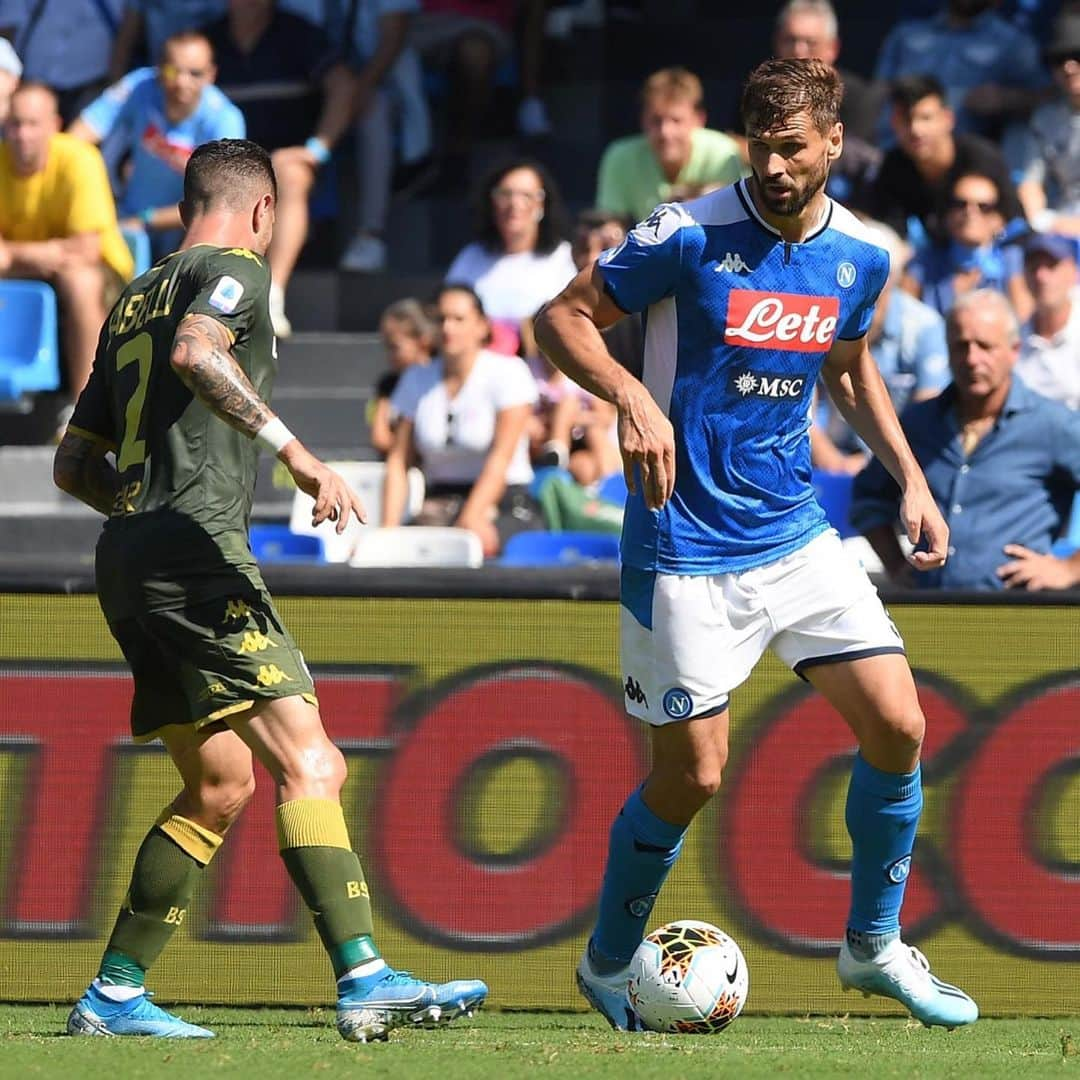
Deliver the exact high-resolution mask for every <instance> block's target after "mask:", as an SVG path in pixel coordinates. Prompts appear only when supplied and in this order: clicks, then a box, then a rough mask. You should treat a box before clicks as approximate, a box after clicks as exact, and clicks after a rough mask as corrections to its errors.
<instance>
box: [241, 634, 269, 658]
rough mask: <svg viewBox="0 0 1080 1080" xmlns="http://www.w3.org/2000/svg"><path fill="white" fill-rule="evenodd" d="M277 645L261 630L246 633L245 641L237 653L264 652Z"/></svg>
mask: <svg viewBox="0 0 1080 1080" xmlns="http://www.w3.org/2000/svg"><path fill="white" fill-rule="evenodd" d="M276 644H277V642H276V641H273V640H272V639H271V638H268V637H267V636H266V635H265V634H264V633H263V632H262V631H261V630H255V631H245V632H244V640H243V641H242V642H241V643H240V648H239V649H237V652H241V653H253V652H262V651H263V650H264V649H269V648H271V647H272V646H274V645H276Z"/></svg>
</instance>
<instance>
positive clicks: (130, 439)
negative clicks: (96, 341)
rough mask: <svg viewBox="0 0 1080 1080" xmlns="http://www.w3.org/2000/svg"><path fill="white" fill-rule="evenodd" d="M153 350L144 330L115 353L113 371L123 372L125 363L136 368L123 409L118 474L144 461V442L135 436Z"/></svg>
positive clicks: (148, 381)
mask: <svg viewBox="0 0 1080 1080" xmlns="http://www.w3.org/2000/svg"><path fill="white" fill-rule="evenodd" d="M153 348H154V345H153V339H152V338H151V337H150V335H149V334H148V333H146V332H145V331H144V332H143V333H141V334H136V335H135V337H133V338H132V339H131V340H130V341H129V342H128V343H127V344H126V345H124V346H123V347H122V348H120V349H118V350H117V352H116V370H117V372H121V371H123V370H124V368H126V367H127V366H128V364H133V363H135V364H138V365H139V372H138V381H137V382H136V384H135V389H134V391H133V392H132V394H131V397H129V398H128V403H127V408H126V409H125V410H124V438H123V441H122V442H121V443H120V453H119V454H118V455H117V458H116V470H117V472H119V473H123V472H126V471H127V469H129V468H130V467H131V466H132V465H141V464H142V463H143V462H144V461H145V460H146V440H145V439H140V438H139V437H138V434H139V425H140V424H141V422H142V411H143V406H144V405H145V404H146V388H147V386H148V385H149V384H150V363H151V360H152V359H153Z"/></svg>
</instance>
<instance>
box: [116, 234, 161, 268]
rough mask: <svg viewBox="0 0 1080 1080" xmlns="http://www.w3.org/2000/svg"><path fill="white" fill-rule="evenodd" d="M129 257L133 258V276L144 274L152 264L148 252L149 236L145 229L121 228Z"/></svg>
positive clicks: (151, 257) (151, 258)
mask: <svg viewBox="0 0 1080 1080" xmlns="http://www.w3.org/2000/svg"><path fill="white" fill-rule="evenodd" d="M120 232H121V233H122V234H123V237H124V240H125V241H126V242H127V246H128V250H129V251H130V252H131V257H132V258H133V259H134V260H135V276H136V277H138V276H139V275H140V274H145V273H146V271H147V270H149V269H150V267H151V265H152V264H153V261H154V260H153V256H152V255H151V254H150V236H149V234H148V233H147V231H146V230H145V229H121V230H120Z"/></svg>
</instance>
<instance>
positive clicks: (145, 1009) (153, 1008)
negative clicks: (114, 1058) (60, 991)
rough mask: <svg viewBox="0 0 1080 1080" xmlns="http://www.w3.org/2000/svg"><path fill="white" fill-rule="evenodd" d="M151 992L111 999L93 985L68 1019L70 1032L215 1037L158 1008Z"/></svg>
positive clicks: (189, 1037)
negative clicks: (122, 999) (121, 998)
mask: <svg viewBox="0 0 1080 1080" xmlns="http://www.w3.org/2000/svg"><path fill="white" fill-rule="evenodd" d="M151 996H152V995H151V994H149V993H142V994H140V995H139V996H138V997H133V998H130V999H129V1000H127V1001H111V1000H110V999H109V998H107V997H105V995H104V994H102V993H101V991H100V990H98V988H97V987H96V986H90V987H89V988H88V989H87V991H86V993H85V994H83V996H82V997H81V998H79V1000H78V1001H77V1002H76V1003H75V1008H74V1009H72V1010H71V1015H70V1016H69V1017H68V1021H67V1033H68V1034H69V1035H153V1036H156V1037H157V1038H159V1039H212V1038H213V1037H214V1033H213V1032H212V1031H207V1030H206V1028H201V1027H196V1026H195V1024H189V1023H187V1022H186V1021H184V1020H181V1019H180V1017H179V1016H173V1014H172V1013H167V1012H166V1011H165V1010H164V1009H161V1008H158V1006H157V1005H155V1004H154V1003H153V1002H152V1001H151V1000H150V998H151Z"/></svg>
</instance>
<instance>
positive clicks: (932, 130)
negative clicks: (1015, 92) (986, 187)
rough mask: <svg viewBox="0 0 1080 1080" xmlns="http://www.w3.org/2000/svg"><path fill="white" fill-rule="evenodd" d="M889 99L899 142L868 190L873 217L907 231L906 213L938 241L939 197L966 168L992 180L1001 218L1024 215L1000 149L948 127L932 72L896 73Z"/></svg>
mask: <svg viewBox="0 0 1080 1080" xmlns="http://www.w3.org/2000/svg"><path fill="white" fill-rule="evenodd" d="M890 100H891V102H892V125H893V131H894V132H895V133H896V140H897V143H898V144H899V145H898V146H896V147H895V148H894V149H892V150H890V151H889V152H888V154H886V155H885V160H884V161H883V162H882V165H881V171H880V172H879V173H878V176H877V180H876V181H875V183H874V186H873V190H872V191H871V194H870V212H871V214H872V216H873V217H875V218H877V219H878V220H879V221H884V222H885V223H886V224H888V225H891V226H892V227H893V228H894V229H896V231H897V232H899V233H900V234H901V235H902V236H904V235H908V232H909V227H908V219H909V218H917V219H918V220H919V221H920V222H921V223H922V227H923V229H924V230H925V232H926V234H927V235H928V236H929V238H930V239H931V240H932V241H935V242H944V241H945V239H946V235H945V227H944V210H945V203H946V200H947V199H948V196H949V192H950V191H951V190H952V186H953V183H954V181H955V180H956V179H957V178H958V177H960V176H963V175H965V174H966V173H979V174H980V175H983V176H989V177H990V178H991V179H992V180H993V181H994V183H995V184H996V185H997V189H998V191H999V192H1000V194H1001V199H1000V202H1001V212H1002V214H1003V215H1004V217H1005V220H1006V222H1009V221H1012V220H1013V219H1014V218H1022V217H1023V216H1024V210H1023V207H1022V206H1021V205H1020V200H1019V198H1018V197H1017V194H1016V187H1015V185H1014V184H1013V182H1012V179H1011V178H1010V176H1009V169H1008V166H1007V165H1006V164H1005V159H1004V157H1003V156H1002V154H1001V151H1000V150H998V148H997V147H996V146H994V144H993V143H990V142H987V141H986V140H985V139H983V138H980V137H979V136H978V135H971V134H967V133H963V132H962V133H959V134H955V133H954V132H953V127H954V123H955V121H954V118H953V113H952V110H951V109H950V108H949V107H948V106H947V105H946V103H945V89H944V87H943V86H942V85H941V83H940V82H939V81H938V80H937V79H936V78H934V76H933V75H908V76H905V77H904V78H902V79H897V80H896V82H895V83H893V86H892V91H891V94H890ZM909 238H910V239H911V240H913V241H917V240H918V239H919V238H918V237H917V236H911V237H909Z"/></svg>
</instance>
